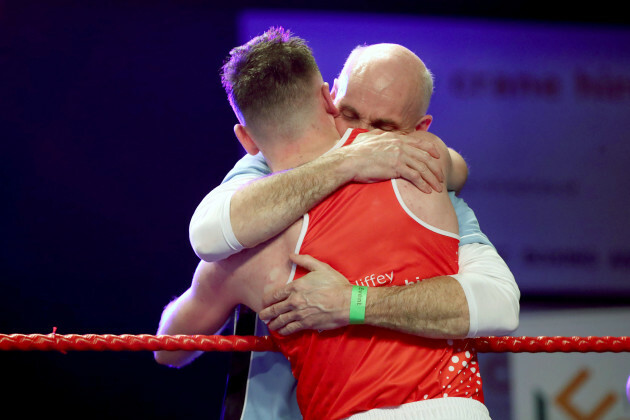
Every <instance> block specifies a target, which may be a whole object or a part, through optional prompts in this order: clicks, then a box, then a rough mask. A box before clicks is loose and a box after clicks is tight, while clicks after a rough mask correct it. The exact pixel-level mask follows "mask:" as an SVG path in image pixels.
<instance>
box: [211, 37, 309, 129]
mask: <svg viewBox="0 0 630 420" xmlns="http://www.w3.org/2000/svg"><path fill="white" fill-rule="evenodd" d="M319 74H320V73H319V68H318V67H317V63H316V62H315V58H314V57H313V53H312V51H311V49H310V47H309V46H308V45H306V41H304V40H303V39H301V38H299V37H297V36H294V35H293V34H292V33H291V32H290V31H288V30H285V29H284V28H282V27H272V28H270V29H269V30H267V31H266V32H265V33H263V34H262V35H259V36H257V37H255V38H253V39H252V40H250V41H249V42H247V43H246V44H244V45H242V46H240V47H236V48H234V49H232V51H230V55H229V56H228V58H227V59H226V61H225V63H224V65H223V67H222V68H221V82H222V84H223V87H224V88H225V92H226V93H227V95H228V99H229V101H230V104H231V105H232V108H233V109H234V111H235V112H236V113H237V114H238V113H240V114H241V115H242V116H243V117H244V118H245V120H246V121H247V123H248V124H251V123H252V121H254V122H255V121H257V120H262V121H267V119H268V118H272V119H274V118H275V119H276V120H277V121H280V120H281V118H282V116H283V115H284V116H285V117H286V115H287V113H290V112H295V111H296V109H297V110H299V109H300V108H299V107H300V105H302V103H303V102H304V101H305V100H307V99H308V95H310V92H311V90H310V88H309V86H311V83H312V81H313V77H314V76H315V75H319ZM320 77H321V76H320ZM242 122H243V121H242ZM243 123H245V122H243Z"/></svg>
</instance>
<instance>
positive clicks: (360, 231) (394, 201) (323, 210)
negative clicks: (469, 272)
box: [271, 130, 483, 420]
mask: <svg viewBox="0 0 630 420" xmlns="http://www.w3.org/2000/svg"><path fill="white" fill-rule="evenodd" d="M363 131H364V130H353V131H352V133H351V135H350V137H349V138H348V139H347V140H346V139H345V136H344V139H342V140H341V143H343V144H344V145H345V144H348V143H350V142H351V141H352V140H353V139H354V138H355V137H356V136H357V135H358V134H359V133H361V132H363ZM458 246H459V238H458V236H457V235H455V234H452V233H449V232H445V231H441V230H439V229H437V228H434V227H431V226H429V225H427V224H426V223H424V222H422V221H421V220H420V219H418V218H417V217H416V216H415V215H413V214H412V213H411V212H410V211H409V210H407V207H406V206H405V205H404V204H403V202H402V199H401V198H400V195H399V193H398V189H397V186H396V181H395V180H391V181H386V182H379V183H374V184H350V185H347V186H346V187H344V188H342V189H340V190H339V191H337V192H336V193H334V194H333V195H332V196H330V197H329V198H327V199H326V200H324V201H323V202H322V203H320V204H319V205H318V206H317V207H315V208H314V209H313V210H312V211H310V212H309V213H308V215H306V216H305V217H304V226H303V228H302V236H301V238H300V243H298V246H297V251H296V252H299V253H300V254H309V255H311V256H313V257H315V258H317V259H318V260H321V261H324V262H326V263H328V264H330V266H332V267H333V268H334V269H336V270H337V271H339V272H340V273H341V274H343V275H344V276H345V277H346V278H347V279H348V280H349V281H350V282H351V283H352V284H356V285H360V286H361V285H363V286H369V287H391V286H401V287H405V286H407V285H410V284H413V283H415V282H417V281H422V279H425V278H430V277H435V276H439V275H448V274H455V273H457V271H458V256H457V252H458ZM305 274H306V271H305V270H303V269H302V268H301V267H297V268H296V271H295V275H294V277H293V278H295V279H297V278H299V277H301V276H303V275H305ZM290 280H292V279H290ZM271 335H272V337H273V339H274V340H275V342H276V343H277V344H278V346H279V347H280V349H281V350H282V352H283V353H284V355H285V356H286V357H287V358H288V359H289V361H290V362H291V367H292V371H293V375H294V376H295V377H296V379H297V399H298V404H299V406H300V410H301V411H302V415H303V416H304V419H305V420H309V419H315V420H322V419H342V418H345V417H348V416H350V415H352V414H355V413H358V412H363V411H367V410H370V409H373V408H382V407H391V406H397V405H400V404H404V403H409V402H414V401H422V400H425V399H432V398H444V397H464V398H474V399H476V400H479V401H481V402H483V394H482V389H481V377H480V375H479V367H478V364H477V356H476V352H475V350H474V349H472V348H470V346H469V345H468V344H467V343H468V342H467V341H465V340H441V339H426V338H422V337H417V336H414V335H410V334H404V333H400V332H396V331H391V330H387V329H383V328H378V327H372V326H368V325H351V326H348V327H344V328H339V329H336V330H331V331H322V332H318V331H312V330H309V331H303V332H299V333H296V334H292V335H290V336H287V337H283V336H280V335H278V334H276V333H275V332H273V331H272V332H271Z"/></svg>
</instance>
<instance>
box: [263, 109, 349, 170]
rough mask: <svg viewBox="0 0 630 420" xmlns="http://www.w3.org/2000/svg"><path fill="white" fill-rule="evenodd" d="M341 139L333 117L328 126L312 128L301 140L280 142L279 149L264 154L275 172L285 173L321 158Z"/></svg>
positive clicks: (306, 131)
mask: <svg viewBox="0 0 630 420" xmlns="http://www.w3.org/2000/svg"><path fill="white" fill-rule="evenodd" d="M339 138H340V136H339V133H337V129H336V128H335V125H334V122H333V121H332V117H331V121H327V124H316V125H314V126H311V127H309V128H308V129H306V130H305V131H304V132H303V133H302V135H300V137H299V138H295V139H288V140H285V141H279V142H277V145H278V146H277V147H272V148H270V149H271V150H267V151H263V154H264V155H265V159H266V160H267V163H268V164H269V167H270V168H271V170H272V171H273V172H278V171H284V170H287V169H292V168H295V167H298V166H300V165H304V164H305V163H308V162H310V161H312V160H314V159H316V158H318V157H320V156H321V155H323V154H324V153H326V152H327V151H328V150H330V148H331V147H333V146H334V145H335V143H336V142H337V141H339ZM265 152H266V153H265Z"/></svg>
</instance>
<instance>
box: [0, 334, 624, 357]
mask: <svg viewBox="0 0 630 420" xmlns="http://www.w3.org/2000/svg"><path fill="white" fill-rule="evenodd" d="M465 341H467V342H468V343H469V344H471V345H472V347H474V348H476V350H477V351H478V352H480V353H503V352H511V353H572V352H577V353H590V352H594V353H606V352H612V353H621V352H630V337H610V336H604V337H593V336H589V337H558V336H556V337H544V336H541V337H481V338H475V339H468V340H465ZM2 350H18V351H33V350H39V351H60V352H62V353H65V352H67V351H156V350H171V351H173V350H187V351H194V350H200V351H224V352H225V351H278V349H277V347H276V346H275V344H274V343H273V341H272V340H271V338H270V337H268V336H264V337H255V336H234V335H233V336H222V335H148V334H140V335H130V334H124V335H111V334H104V335H97V334H86V335H76V334H68V335H61V334H56V333H54V332H53V333H52V334H28V335H25V334H8V335H7V334H0V351H2Z"/></svg>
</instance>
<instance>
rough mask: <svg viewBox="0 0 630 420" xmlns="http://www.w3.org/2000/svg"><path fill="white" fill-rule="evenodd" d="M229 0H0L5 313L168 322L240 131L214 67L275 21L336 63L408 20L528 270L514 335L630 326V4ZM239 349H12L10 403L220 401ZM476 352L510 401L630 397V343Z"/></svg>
mask: <svg viewBox="0 0 630 420" xmlns="http://www.w3.org/2000/svg"><path fill="white" fill-rule="evenodd" d="M234 3H235V4H224V5H215V4H213V3H211V2H203V1H150V2H149V1H138V2H123V1H120V2H118V1H108V2H105V1H95V2H79V1H49V2H46V1H6V0H4V1H2V0H0V76H1V77H0V145H1V148H0V162H1V165H0V176H1V182H0V192H1V193H2V206H1V208H0V209H1V210H0V211H1V212H2V213H1V214H2V217H0V238H1V239H0V244H1V247H0V297H1V298H2V304H0V333H3V334H11V333H21V334H30V333H38V334H47V333H50V332H52V329H53V327H57V332H58V333H60V334H87V333H95V334H153V333H155V331H156V329H157V324H158V321H159V318H160V314H161V312H162V308H163V307H164V305H166V304H167V303H168V302H169V301H170V300H171V299H172V298H173V297H175V296H178V295H179V294H181V293H182V292H183V291H185V290H186V289H187V288H188V286H189V284H190V279H191V276H192V273H193V271H194V269H195V267H196V265H197V261H198V259H197V257H196V256H195V254H194V253H193V251H192V249H191V247H190V244H189V242H188V222H189V220H190V216H191V215H192V213H193V211H194V209H195V207H196V206H197V204H198V203H199V201H200V200H201V199H202V198H203V196H204V195H205V194H206V193H207V192H209V191H210V190H211V189H212V188H213V187H214V186H215V185H217V184H218V183H219V182H221V179H222V177H223V175H224V174H225V173H226V172H227V171H228V170H229V169H230V168H231V167H232V165H233V164H234V162H235V161H236V160H237V159H238V158H240V157H241V156H242V155H243V154H244V152H243V150H242V149H241V147H240V145H239V144H238V142H237V141H236V139H235V138H234V135H233V131H232V126H233V124H234V123H235V122H236V119H235V117H234V116H233V113H232V110H231V108H230V107H229V104H228V102H227V100H226V99H225V94H224V92H223V89H222V87H221V84H220V81H219V68H220V66H221V64H222V62H223V60H224V58H225V57H226V56H227V54H228V52H229V50H230V49H231V48H232V47H234V46H236V45H239V44H241V43H243V42H245V41H247V40H248V39H249V38H251V37H252V36H255V35H258V34H260V33H261V32H263V31H264V30H266V29H267V28H268V27H269V26H273V25H282V26H285V27H286V28H289V29H292V30H293V31H294V32H295V33H296V34H297V35H299V36H301V37H303V38H305V39H306V40H308V41H309V43H310V45H311V47H312V48H313V50H314V53H315V56H316V59H317V61H318V63H319V64H320V68H321V70H322V74H323V75H324V79H325V80H326V81H328V82H329V83H330V84H331V85H332V82H333V80H334V78H335V76H336V75H337V73H338V71H339V70H340V68H341V66H342V65H343V62H344V60H345V57H346V56H347V54H348V53H349V52H350V50H351V49H352V48H353V47H354V46H356V45H359V44H363V43H368V44H370V43H375V42H397V43H400V44H403V45H405V46H407V47H409V48H410V49H412V50H413V51H414V52H416V53H417V54H418V55H419V56H420V57H421V58H422V59H423V60H424V61H425V63H426V64H427V66H428V67H429V68H430V69H431V70H432V71H433V73H434V75H435V94H434V99H433V101H432V103H431V106H430V108H429V111H430V113H431V114H432V115H433V116H434V123H433V125H432V126H431V131H433V132H434V133H435V134H437V135H438V136H440V137H441V138H442V139H443V140H444V141H445V142H446V143H447V144H448V145H449V146H451V147H453V148H455V149H456V150H458V151H459V152H460V153H461V154H462V155H463V156H464V158H465V159H466V160H467V162H468V164H469V166H470V177H469V181H468V183H467V185H466V187H465V189H464V191H463V192H462V195H461V196H462V198H464V199H465V200H466V201H467V202H468V203H469V204H470V206H471V207H472V208H473V209H474V210H475V212H476V214H477V216H478V219H479V222H480V224H481V228H482V230H483V231H484V233H486V234H487V235H488V236H489V237H490V239H491V240H492V242H493V243H494V244H495V245H496V247H497V249H498V250H499V252H500V253H501V254H502V255H503V257H504V258H505V259H506V261H507V262H508V264H509V265H510V267H511V268H512V271H513V272H514V274H515V276H516V279H517V281H518V283H519V286H520V288H521V292H522V299H521V308H522V321H521V327H520V328H519V330H518V331H517V332H516V334H517V335H534V336H536V335H630V332H629V330H630V328H629V326H630V246H629V245H628V242H627V238H628V237H629V236H630V222H629V221H628V218H627V216H628V208H630V198H629V196H628V185H629V184H630V175H629V172H628V170H627V161H628V158H630V142H628V140H629V137H630V16H629V15H628V14H627V13H624V12H623V11H622V10H621V8H620V7H616V6H614V5H613V3H612V2H607V1H601V2H597V4H593V5H590V7H588V8H586V7H578V6H577V5H576V4H572V5H571V6H570V7H568V6H566V5H561V4H559V5H558V6H557V7H552V4H553V2H544V3H543V2H539V1H533V2H532V1H527V2H526V1H512V2H499V1H494V0H487V1H483V2H462V1H455V0H448V1H442V2H422V1H419V2H414V3H413V4H407V3H408V2H404V1H396V0H394V1H389V2H386V4H384V3H383V2H378V3H377V2H358V1H349V2H344V4H343V5H340V4H336V3H335V2H331V1H324V2H318V3H317V4H316V5H309V4H299V5H298V4H292V3H289V2H281V1H277V2H266V3H260V2H252V1H242V2H234ZM229 360H230V355H229V354H220V353H212V354H206V355H204V356H202V357H201V358H199V359H198V360H197V361H195V362H194V363H193V364H192V365H190V366H188V367H185V368H183V369H179V370H176V369H169V368H166V367H163V366H158V365H157V364H155V362H154V361H153V358H152V354H150V353H149V352H139V353H130V352H116V353H114V352H105V353H95V352H85V353H83V352H76V353H70V354H65V355H64V354H59V353H38V352H22V353H18V352H3V353H0V363H1V364H2V367H3V369H2V375H1V377H2V379H3V381H4V385H5V386H6V387H8V389H7V390H6V391H3V392H2V393H1V394H0V403H2V404H3V406H9V405H11V406H15V405H16V401H20V400H23V399H24V398H27V402H26V403H22V404H21V407H23V409H24V410H25V412H26V411H27V412H29V413H31V414H40V415H41V414H49V413H53V412H54V413H57V412H63V415H64V416H65V417H69V418H84V417H86V416H89V417H91V418H101V417H103V418H131V417H138V416H139V417H141V418H150V419H171V418H186V419H216V418H219V415H220V410H221V401H222V398H223V390H224V385H225V380H226V374H227V366H228V364H229ZM542 366H544V368H543V369H539V368H540V367H542ZM535 367H536V368H537V369H534V368H535ZM481 368H482V372H483V374H484V387H485V392H486V398H487V405H488V407H489V408H490V411H491V414H492V416H493V418H495V419H510V418H511V419H564V418H566V419H578V418H582V417H579V416H584V418H587V416H588V415H590V416H591V417H588V418H592V419H611V420H621V419H628V418H630V404H629V403H628V402H627V400H626V399H625V395H624V386H625V380H627V378H628V375H630V358H629V357H628V355H627V354H602V355H592V354H591V355H570V356H560V355H510V356H508V355H502V354H496V355H495V354H486V355H482V360H481ZM535 371H538V372H539V374H538V376H537V374H534V372H535ZM576 384H577V385H576ZM571 385H575V386H574V388H571V389H575V391H573V392H574V393H573V394H570V395H569V397H566V398H564V399H562V398H560V399H559V400H560V401H558V395H560V394H562V393H563V392H564V391H566V390H567V389H568V388H570V386H571ZM565 394H566V392H565Z"/></svg>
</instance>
